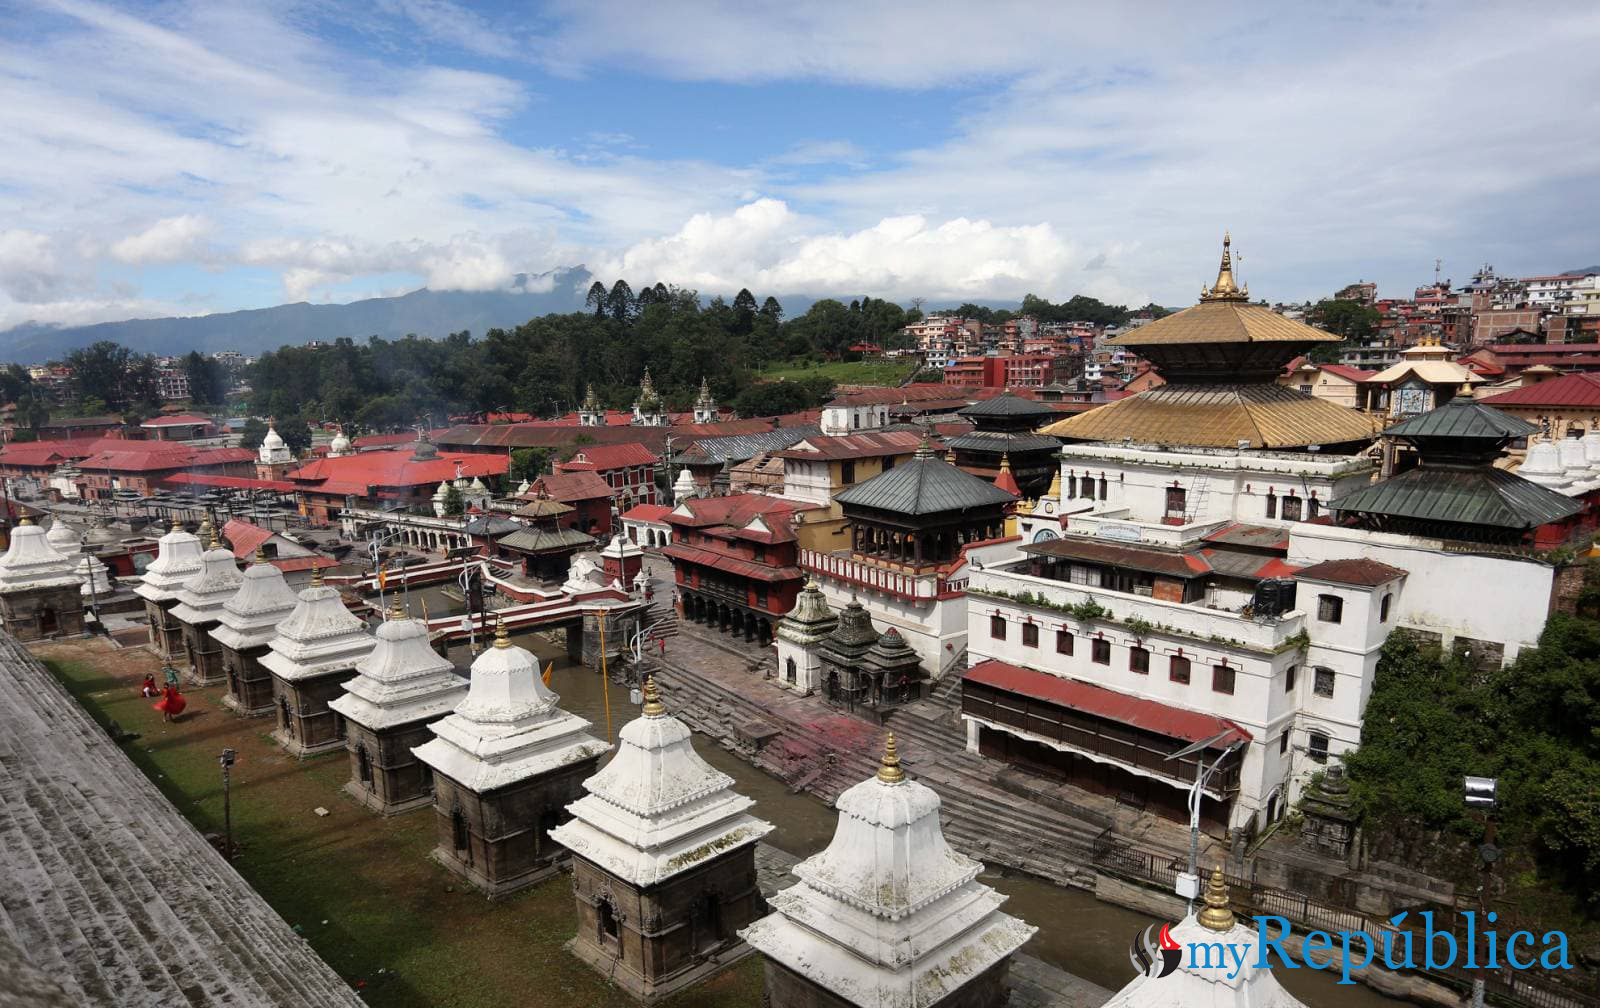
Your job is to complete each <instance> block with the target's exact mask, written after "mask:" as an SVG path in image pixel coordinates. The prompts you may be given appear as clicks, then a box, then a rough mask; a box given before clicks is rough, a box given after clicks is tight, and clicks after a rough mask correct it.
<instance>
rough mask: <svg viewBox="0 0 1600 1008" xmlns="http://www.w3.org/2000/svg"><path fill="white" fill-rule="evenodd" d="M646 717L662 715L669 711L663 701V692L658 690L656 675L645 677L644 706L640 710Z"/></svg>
mask: <svg viewBox="0 0 1600 1008" xmlns="http://www.w3.org/2000/svg"><path fill="white" fill-rule="evenodd" d="M640 713H641V714H643V715H644V716H645V717H662V716H664V715H665V714H666V713H667V708H666V706H665V705H663V704H662V703H661V694H660V693H657V692H656V677H655V676H653V675H647V676H645V677H644V707H643V709H642V710H641V711H640Z"/></svg>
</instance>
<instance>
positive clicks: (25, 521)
mask: <svg viewBox="0 0 1600 1008" xmlns="http://www.w3.org/2000/svg"><path fill="white" fill-rule="evenodd" d="M17 524H18V525H32V524H33V519H32V518H29V517H28V516H27V515H23V516H22V517H21V518H20V519H18V520H17Z"/></svg>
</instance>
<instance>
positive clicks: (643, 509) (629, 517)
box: [622, 504, 672, 523]
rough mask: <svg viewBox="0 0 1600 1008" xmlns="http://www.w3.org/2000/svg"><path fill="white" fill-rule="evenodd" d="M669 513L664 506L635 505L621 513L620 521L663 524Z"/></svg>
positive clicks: (667, 508) (668, 508)
mask: <svg viewBox="0 0 1600 1008" xmlns="http://www.w3.org/2000/svg"><path fill="white" fill-rule="evenodd" d="M671 511H672V508H670V507H668V506H667V505H665V504H635V505H634V506H633V507H631V508H629V509H628V510H627V511H626V512H624V513H623V515H622V520H623V521H640V522H658V523H664V522H665V521H666V520H667V515H668V514H669V513H670V512H671Z"/></svg>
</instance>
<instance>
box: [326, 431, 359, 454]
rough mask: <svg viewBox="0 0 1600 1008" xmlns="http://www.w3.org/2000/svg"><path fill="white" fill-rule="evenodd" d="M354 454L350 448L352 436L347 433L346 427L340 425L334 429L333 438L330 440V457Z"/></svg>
mask: <svg viewBox="0 0 1600 1008" xmlns="http://www.w3.org/2000/svg"><path fill="white" fill-rule="evenodd" d="M351 454H354V453H353V452H352V451H351V450H350V438H349V437H347V436H346V435H345V432H344V428H343V427H339V428H337V429H336V430H335V431H334V434H333V440H332V441H329V442H328V457H329V458H344V457H345V456H346V455H351Z"/></svg>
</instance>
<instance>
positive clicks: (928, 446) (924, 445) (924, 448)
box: [914, 434, 933, 459]
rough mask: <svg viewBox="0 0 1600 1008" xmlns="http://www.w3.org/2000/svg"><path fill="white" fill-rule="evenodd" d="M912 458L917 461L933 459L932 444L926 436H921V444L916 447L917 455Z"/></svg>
mask: <svg viewBox="0 0 1600 1008" xmlns="http://www.w3.org/2000/svg"><path fill="white" fill-rule="evenodd" d="M914 457H915V458H919V459H930V458H933V442H931V441H929V440H928V435H927V434H923V435H922V442H921V443H920V444H918V445H917V453H916V455H915V456H914Z"/></svg>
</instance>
